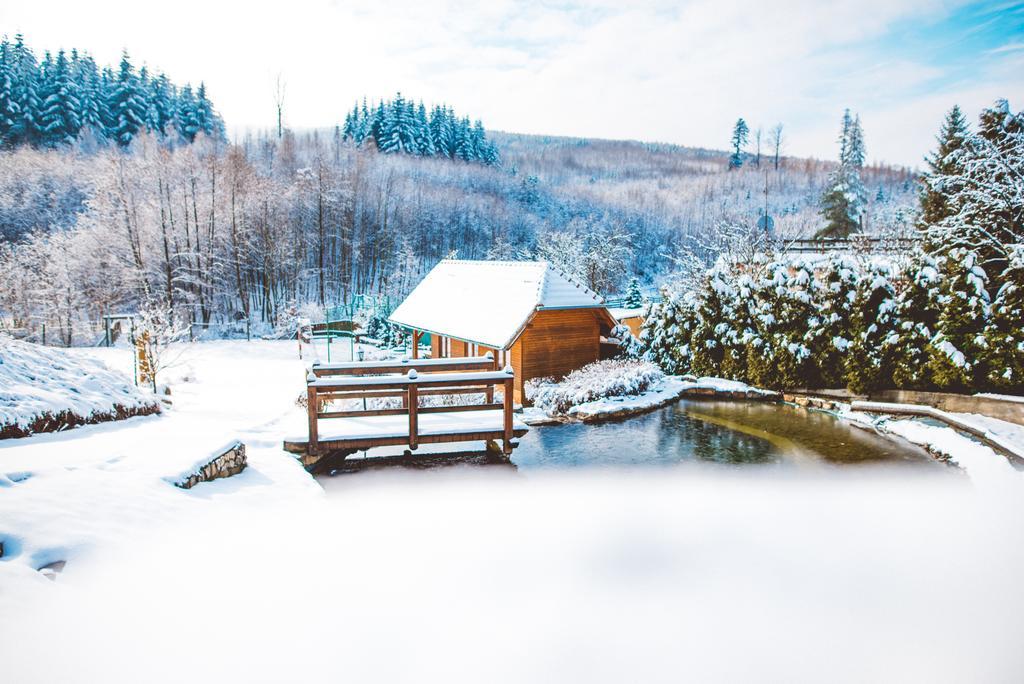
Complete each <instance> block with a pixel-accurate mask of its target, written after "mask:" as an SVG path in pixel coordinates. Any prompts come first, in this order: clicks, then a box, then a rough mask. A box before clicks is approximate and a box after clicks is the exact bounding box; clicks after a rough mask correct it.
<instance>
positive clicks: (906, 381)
mask: <svg viewBox="0 0 1024 684" xmlns="http://www.w3.org/2000/svg"><path fill="white" fill-rule="evenodd" d="M938 288H939V266H938V263H937V262H936V260H935V258H934V257H932V256H931V255H929V254H926V253H925V252H924V251H921V250H918V251H916V252H915V253H914V254H913V255H911V257H910V260H909V262H908V263H907V264H906V265H905V266H904V268H903V277H902V278H901V279H900V281H899V288H898V291H897V295H896V310H895V312H894V315H895V317H896V320H897V322H898V328H897V331H896V337H895V340H894V342H893V344H892V347H893V348H892V354H893V371H892V381H893V384H895V385H896V386H897V387H901V388H907V389H926V388H927V387H929V386H930V385H931V376H930V374H929V372H928V364H927V361H928V343H929V342H931V339H932V338H933V337H935V334H936V333H937V331H938V325H939V315H940V314H941V313H942V309H941V307H940V305H939V290H938Z"/></svg>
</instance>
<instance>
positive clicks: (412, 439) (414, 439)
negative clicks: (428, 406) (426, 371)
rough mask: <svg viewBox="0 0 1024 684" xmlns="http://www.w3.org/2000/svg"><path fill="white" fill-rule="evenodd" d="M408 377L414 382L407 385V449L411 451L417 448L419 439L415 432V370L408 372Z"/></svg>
mask: <svg viewBox="0 0 1024 684" xmlns="http://www.w3.org/2000/svg"><path fill="white" fill-rule="evenodd" d="M408 377H409V379H410V380H413V381H414V382H411V383H409V389H408V403H409V448H410V449H412V450H413V451H415V450H416V448H417V447H419V439H418V436H417V434H416V433H417V432H418V431H419V413H418V411H417V409H418V408H419V403H420V401H419V387H418V386H417V385H416V382H415V379H416V370H415V369H413V370H410V371H409V374H408Z"/></svg>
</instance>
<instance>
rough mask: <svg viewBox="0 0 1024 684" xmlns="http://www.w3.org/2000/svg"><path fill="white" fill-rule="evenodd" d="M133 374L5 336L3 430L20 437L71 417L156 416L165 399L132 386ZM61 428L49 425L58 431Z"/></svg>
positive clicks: (1, 355) (0, 372)
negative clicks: (46, 421)
mask: <svg viewBox="0 0 1024 684" xmlns="http://www.w3.org/2000/svg"><path fill="white" fill-rule="evenodd" d="M124 353H125V354H127V355H128V362H129V366H128V371H129V372H128V374H127V375H125V374H124V373H117V372H114V371H112V370H111V369H110V368H108V367H107V366H106V365H104V364H103V363H101V362H99V361H98V360H97V359H94V358H90V357H89V356H87V355H85V354H77V353H74V352H72V353H67V352H66V351H65V350H63V349H56V348H53V347H44V346H41V345H38V344H30V343H27V342H19V341H17V340H14V339H11V338H10V337H8V336H7V335H3V334H0V430H3V429H4V428H5V427H7V428H8V429H17V432H15V433H14V434H24V433H30V432H35V431H38V428H37V426H35V425H34V424H35V423H37V422H38V421H40V420H41V419H47V418H48V419H50V422H52V423H66V422H67V418H65V419H63V420H54V419H55V418H57V417H59V416H62V414H63V415H65V416H66V415H67V414H71V416H73V418H72V420H81V421H95V420H97V419H98V418H107V417H111V416H112V414H115V413H116V412H117V411H118V410H120V411H123V412H126V413H133V414H134V413H152V412H154V411H156V410H159V401H158V400H157V399H156V398H155V397H154V396H153V395H152V394H151V393H149V392H146V391H145V390H139V389H138V388H136V387H135V385H134V384H132V375H131V355H130V352H127V351H125V352H124ZM56 427H59V425H51V426H48V429H54V428H56Z"/></svg>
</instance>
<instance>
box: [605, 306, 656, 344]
mask: <svg viewBox="0 0 1024 684" xmlns="http://www.w3.org/2000/svg"><path fill="white" fill-rule="evenodd" d="M608 312H609V313H610V314H611V315H612V318H614V319H615V320H617V321H618V322H619V325H624V326H626V327H627V328H629V332H631V333H633V337H637V338H639V337H640V327H641V326H642V325H643V324H644V318H645V317H646V312H647V309H646V308H645V307H636V308H625V307H624V308H617V309H608Z"/></svg>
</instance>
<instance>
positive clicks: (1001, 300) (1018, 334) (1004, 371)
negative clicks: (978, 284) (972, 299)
mask: <svg viewBox="0 0 1024 684" xmlns="http://www.w3.org/2000/svg"><path fill="white" fill-rule="evenodd" d="M1009 251H1010V259H1009V266H1008V267H1007V269H1006V271H1005V272H1004V273H1003V285H1002V287H1000V288H999V291H998V293H997V294H996V298H995V301H994V302H992V320H991V321H990V323H989V326H988V329H987V330H986V331H985V337H986V339H987V341H988V354H989V359H988V364H987V365H988V374H989V381H990V382H991V383H992V384H993V386H994V387H996V388H998V389H1000V390H1002V391H1012V392H1022V391H1024V245H1014V246H1013V247H1012V248H1011V249H1010V250H1009Z"/></svg>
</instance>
